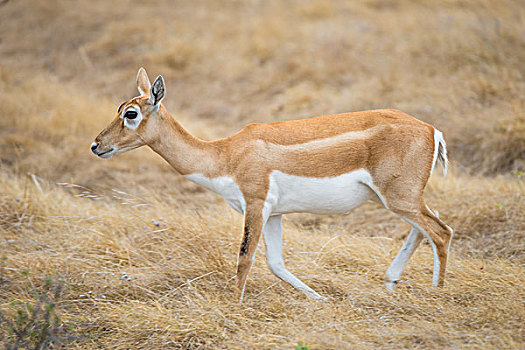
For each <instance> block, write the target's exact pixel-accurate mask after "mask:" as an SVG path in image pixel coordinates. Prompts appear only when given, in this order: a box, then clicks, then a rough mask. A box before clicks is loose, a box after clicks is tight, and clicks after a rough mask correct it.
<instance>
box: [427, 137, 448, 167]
mask: <svg viewBox="0 0 525 350" xmlns="http://www.w3.org/2000/svg"><path fill="white" fill-rule="evenodd" d="M437 161H439V162H440V163H441V165H443V175H447V171H448V158H447V144H446V143H445V139H444V138H443V133H441V131H439V130H438V129H434V158H433V159H432V169H431V170H430V175H432V172H433V171H434V167H435V166H436V163H437Z"/></svg>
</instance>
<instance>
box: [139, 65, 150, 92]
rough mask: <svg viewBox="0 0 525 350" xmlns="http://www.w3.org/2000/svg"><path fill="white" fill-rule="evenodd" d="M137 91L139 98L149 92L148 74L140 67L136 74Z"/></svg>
mask: <svg viewBox="0 0 525 350" xmlns="http://www.w3.org/2000/svg"><path fill="white" fill-rule="evenodd" d="M137 90H139V93H140V95H141V96H146V95H149V91H150V90H151V83H150V82H149V78H148V73H146V70H145V69H144V68H142V67H140V68H139V72H138V74H137Z"/></svg>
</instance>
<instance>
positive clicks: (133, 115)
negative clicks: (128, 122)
mask: <svg viewBox="0 0 525 350" xmlns="http://www.w3.org/2000/svg"><path fill="white" fill-rule="evenodd" d="M124 118H128V119H135V118H137V112H135V111H127V112H126V114H124Z"/></svg>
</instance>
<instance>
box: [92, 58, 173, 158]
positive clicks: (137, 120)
mask: <svg viewBox="0 0 525 350" xmlns="http://www.w3.org/2000/svg"><path fill="white" fill-rule="evenodd" d="M137 89H138V90H139V93H140V96H137V97H134V98H132V99H131V100H128V101H126V102H124V103H122V104H121V105H120V107H119V108H118V110H117V116H116V117H115V119H114V120H113V121H112V122H111V123H110V124H109V125H108V126H107V127H106V128H105V129H104V130H102V132H101V133H100V134H99V135H98V136H97V137H96V138H95V142H93V143H92V144H91V150H92V151H93V153H95V154H96V155H97V156H99V157H101V158H110V157H112V156H114V155H116V154H120V153H124V152H127V151H131V150H133V149H135V148H138V147H140V146H144V145H146V144H150V143H151V142H154V141H155V138H156V135H157V130H159V129H158V127H157V126H158V124H159V121H160V113H159V110H160V108H161V101H162V99H163V98H164V94H165V92H166V88H165V85H164V79H163V78H162V76H160V75H159V76H158V77H157V79H155V82H154V83H153V85H151V83H150V81H149V78H148V75H147V73H146V70H145V69H144V68H140V69H139V72H138V74H137Z"/></svg>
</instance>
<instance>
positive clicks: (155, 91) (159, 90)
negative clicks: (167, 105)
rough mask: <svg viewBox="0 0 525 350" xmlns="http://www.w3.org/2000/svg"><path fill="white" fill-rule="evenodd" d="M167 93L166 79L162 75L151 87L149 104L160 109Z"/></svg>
mask: <svg viewBox="0 0 525 350" xmlns="http://www.w3.org/2000/svg"><path fill="white" fill-rule="evenodd" d="M165 93H166V86H165V85H164V78H163V77H162V75H159V76H158V77H157V79H155V81H154V82H153V86H152V87H151V92H150V96H149V103H150V104H152V105H153V106H154V107H158V106H159V104H160V101H162V99H163V98H164V94H165Z"/></svg>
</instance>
